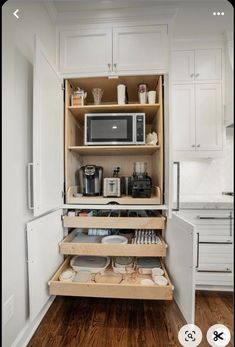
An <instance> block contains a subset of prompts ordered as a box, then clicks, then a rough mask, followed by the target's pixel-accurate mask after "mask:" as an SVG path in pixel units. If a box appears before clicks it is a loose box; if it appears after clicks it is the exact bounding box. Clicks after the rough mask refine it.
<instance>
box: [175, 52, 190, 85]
mask: <svg viewBox="0 0 235 347" xmlns="http://www.w3.org/2000/svg"><path fill="white" fill-rule="evenodd" d="M172 80H173V82H178V83H182V82H192V81H194V51H193V50H191V51H190V50H189V51H174V52H173V53H172Z"/></svg>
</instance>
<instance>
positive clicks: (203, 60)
mask: <svg viewBox="0 0 235 347" xmlns="http://www.w3.org/2000/svg"><path fill="white" fill-rule="evenodd" d="M221 79H222V51H221V49H220V48H217V49H212V48H210V49H192V50H176V51H173V53H172V80H173V83H192V82H196V83H197V82H199V83H200V82H206V83H209V82H212V81H213V82H218V81H220V80H221Z"/></svg>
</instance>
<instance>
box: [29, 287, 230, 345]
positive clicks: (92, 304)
mask: <svg viewBox="0 0 235 347" xmlns="http://www.w3.org/2000/svg"><path fill="white" fill-rule="evenodd" d="M232 309H233V296H232V294H231V293H219V292H216V293H215V292H197V295H196V324H197V325H198V326H199V327H200V328H201V329H202V332H203V340H202V343H201V344H200V346H201V347H204V346H205V347H207V346H209V344H208V343H207V341H206V332H207V329H208V328H209V327H210V326H211V325H213V324H216V323H222V324H224V325H226V326H227V327H228V328H230V331H232V327H233V312H232ZM184 324H185V321H184V318H183V316H182V314H181V312H180V311H179V309H178V307H177V305H176V304H175V302H174V301H173V302H171V301H149V300H118V299H96V298H79V297H57V298H56V299H55V301H54V303H53V304H52V306H51V307H50V309H49V311H48V312H47V314H46V315H45V317H44V319H43V320H42V322H41V324H40V326H39V327H38V329H37V330H36V332H35V334H34V336H33V337H32V339H31V341H30V342H29V344H28V346H27V347H173V346H181V345H180V344H179V342H178V331H179V329H180V328H181V326H182V325H184ZM232 335H233V334H232ZM231 341H232V340H231ZM228 346H233V342H230V344H229V345H228Z"/></svg>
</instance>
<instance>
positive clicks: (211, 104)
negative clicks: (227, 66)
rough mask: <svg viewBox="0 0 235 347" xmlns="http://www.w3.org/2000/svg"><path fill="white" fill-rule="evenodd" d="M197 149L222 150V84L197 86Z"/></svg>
mask: <svg viewBox="0 0 235 347" xmlns="http://www.w3.org/2000/svg"><path fill="white" fill-rule="evenodd" d="M195 88H196V89H195V94H196V95H195V101H196V103H195V105H196V149H197V150H200V151H201V150H220V149H222V136H223V132H222V125H223V121H222V119H223V117H222V90H221V85H220V84H215V83H213V84H197V85H196V86H195Z"/></svg>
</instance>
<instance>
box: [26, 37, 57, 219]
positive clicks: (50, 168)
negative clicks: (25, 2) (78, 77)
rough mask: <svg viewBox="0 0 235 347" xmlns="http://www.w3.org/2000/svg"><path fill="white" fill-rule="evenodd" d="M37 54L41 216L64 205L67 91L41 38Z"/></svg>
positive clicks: (36, 193)
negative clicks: (64, 93)
mask: <svg viewBox="0 0 235 347" xmlns="http://www.w3.org/2000/svg"><path fill="white" fill-rule="evenodd" d="M34 54H35V56H34V85H33V87H34V91H33V165H32V166H33V175H32V177H33V194H32V195H33V196H32V197H31V199H33V206H32V207H31V208H32V209H33V211H34V216H39V215H41V214H43V213H46V212H48V211H50V210H53V209H56V208H61V206H62V203H63V90H62V81H61V79H60V77H59V75H58V74H57V72H56V70H55V68H54V67H53V65H52V64H51V62H50V59H49V58H48V57H47V54H46V52H45V50H44V48H43V47H42V44H41V43H40V41H39V39H38V37H35V52H34Z"/></svg>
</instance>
